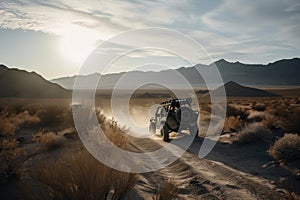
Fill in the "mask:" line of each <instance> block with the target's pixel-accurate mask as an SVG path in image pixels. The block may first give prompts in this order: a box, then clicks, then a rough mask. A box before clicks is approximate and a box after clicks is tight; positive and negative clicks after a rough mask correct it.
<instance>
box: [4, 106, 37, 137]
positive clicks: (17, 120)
mask: <svg viewBox="0 0 300 200" xmlns="http://www.w3.org/2000/svg"><path fill="white" fill-rule="evenodd" d="M39 122H40V119H39V117H38V116H37V115H35V114H34V115H30V113H29V112H28V111H27V110H25V111H22V112H19V113H10V112H9V111H8V109H7V108H3V109H2V111H1V112H0V136H9V135H14V134H15V133H16V131H17V130H19V129H20V128H21V127H22V126H25V125H32V124H37V123H39Z"/></svg>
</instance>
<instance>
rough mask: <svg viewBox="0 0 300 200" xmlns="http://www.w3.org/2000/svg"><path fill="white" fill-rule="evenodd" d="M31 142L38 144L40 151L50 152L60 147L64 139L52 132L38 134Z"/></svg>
mask: <svg viewBox="0 0 300 200" xmlns="http://www.w3.org/2000/svg"><path fill="white" fill-rule="evenodd" d="M32 140H33V142H36V143H38V144H39V147H40V149H41V150H47V151H52V150H55V149H58V148H60V147H62V146H63V144H64V141H65V138H64V137H63V136H61V135H57V134H56V133H54V132H39V133H37V134H35V135H34V136H33V139H32Z"/></svg>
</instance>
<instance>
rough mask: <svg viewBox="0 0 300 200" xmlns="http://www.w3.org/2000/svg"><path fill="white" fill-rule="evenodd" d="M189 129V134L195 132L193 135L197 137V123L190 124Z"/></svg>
mask: <svg viewBox="0 0 300 200" xmlns="http://www.w3.org/2000/svg"><path fill="white" fill-rule="evenodd" d="M189 130H190V134H191V135H193V134H195V135H194V136H195V138H197V137H198V133H199V128H198V125H195V126H190V128H189Z"/></svg>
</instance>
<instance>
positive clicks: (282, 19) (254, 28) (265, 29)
mask: <svg viewBox="0 0 300 200" xmlns="http://www.w3.org/2000/svg"><path fill="white" fill-rule="evenodd" d="M299 19H300V2H299V1H298V0H287V1H280V0H261V1H241V0H225V1H224V3H223V4H221V5H220V6H219V7H217V8H216V9H214V10H212V11H211V12H209V13H207V14H205V15H204V16H202V21H203V23H205V24H206V25H207V26H208V27H210V28H211V29H213V30H215V31H221V32H223V33H224V35H230V36H235V38H240V37H244V36H245V35H246V36H248V38H249V39H251V38H253V39H254V38H255V39H257V40H259V42H260V43H274V42H276V43H277V44H276V45H291V46H299V44H300V41H299V33H300V23H298V22H299Z"/></svg>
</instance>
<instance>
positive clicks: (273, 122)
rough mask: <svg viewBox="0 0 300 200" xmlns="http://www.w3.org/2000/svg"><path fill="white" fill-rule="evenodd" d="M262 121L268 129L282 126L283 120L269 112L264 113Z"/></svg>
mask: <svg viewBox="0 0 300 200" xmlns="http://www.w3.org/2000/svg"><path fill="white" fill-rule="evenodd" d="M262 123H263V124H264V126H266V127H267V128H269V129H274V128H282V127H283V122H282V121H281V120H280V119H279V118H278V117H275V116H274V115H271V114H269V113H266V114H265V118H264V119H263V120H262Z"/></svg>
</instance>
